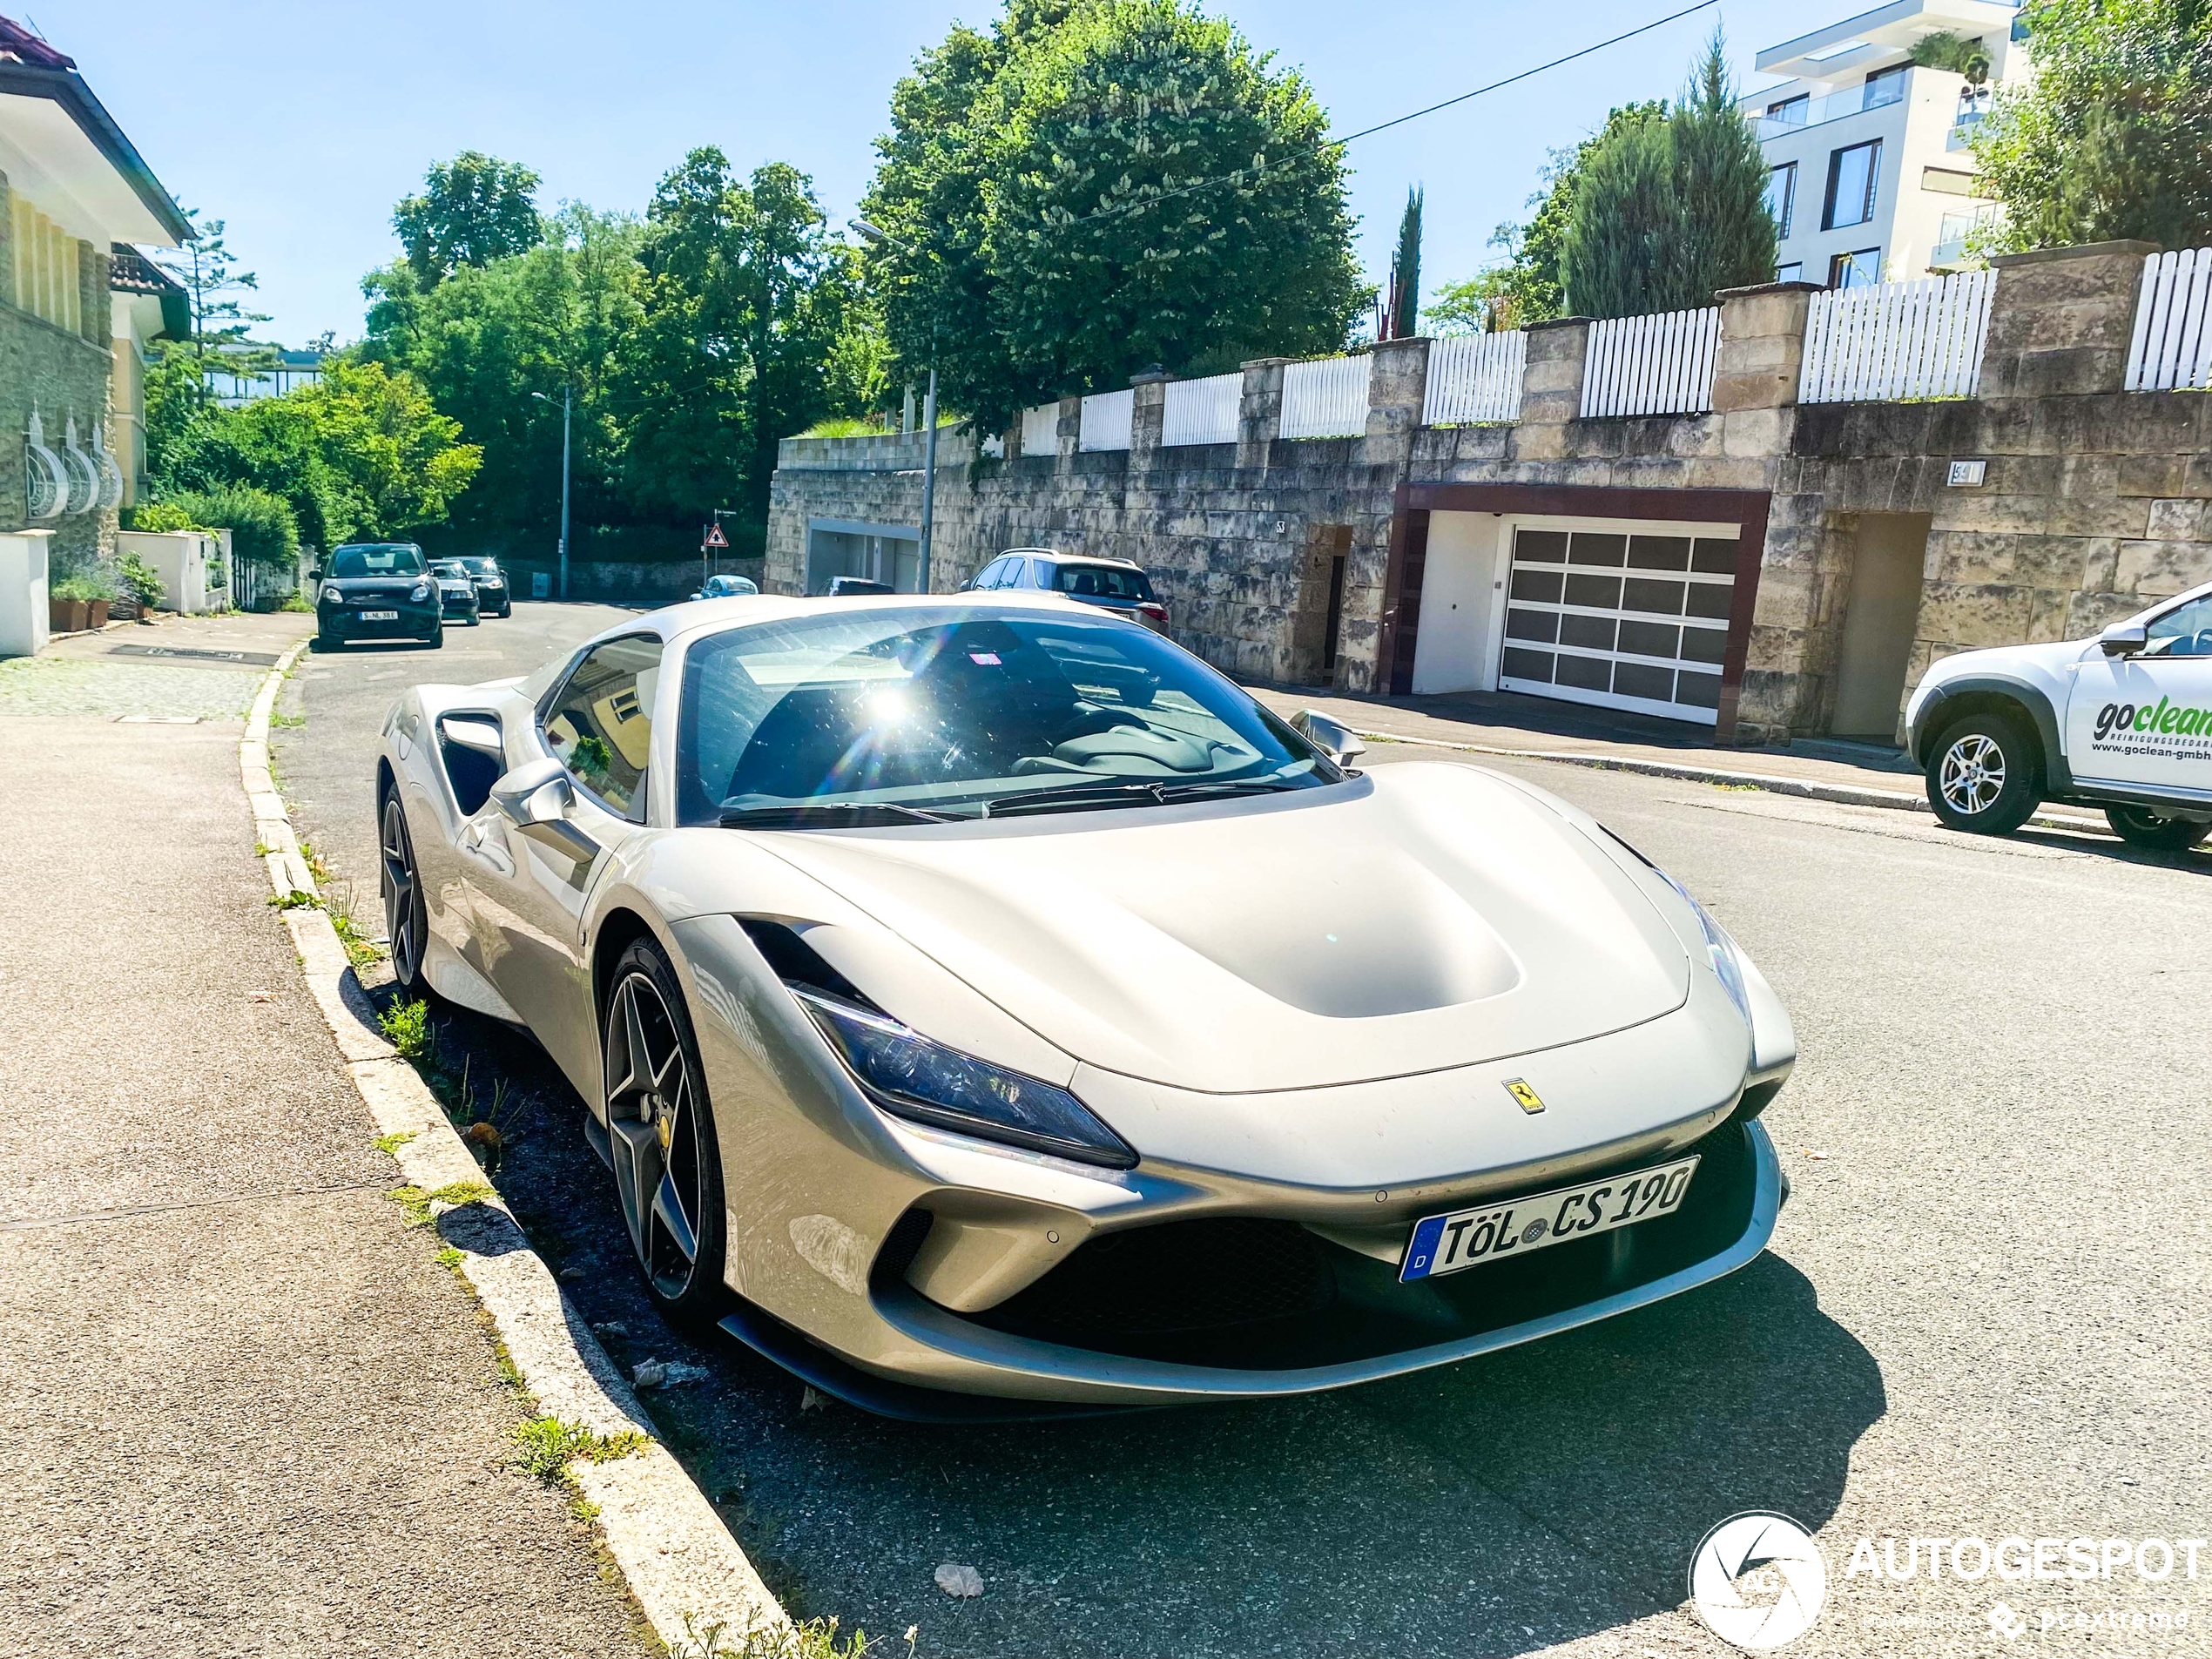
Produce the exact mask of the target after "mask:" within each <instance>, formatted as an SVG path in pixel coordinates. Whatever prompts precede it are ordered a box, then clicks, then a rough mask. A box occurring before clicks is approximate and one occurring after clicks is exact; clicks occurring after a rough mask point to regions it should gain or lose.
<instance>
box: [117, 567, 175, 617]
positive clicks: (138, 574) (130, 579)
mask: <svg viewBox="0 0 2212 1659" xmlns="http://www.w3.org/2000/svg"><path fill="white" fill-rule="evenodd" d="M116 569H117V570H118V573H119V574H120V575H121V576H122V577H123V585H124V586H125V588H126V589H128V590H130V594H131V597H132V599H133V600H135V601H136V602H137V603H138V608H139V609H140V610H153V609H155V608H156V607H157V606H158V605H159V604H161V602H162V601H163V600H164V599H165V598H167V597H169V592H168V590H167V589H165V588H164V587H163V586H162V585H161V578H160V577H158V576H156V575H155V574H154V573H153V571H152V568H151V567H150V566H148V564H147V563H146V562H145V560H144V559H142V558H140V557H139V556H138V555H137V554H135V553H125V555H124V556H122V558H121V559H120V560H118V562H117V565H116Z"/></svg>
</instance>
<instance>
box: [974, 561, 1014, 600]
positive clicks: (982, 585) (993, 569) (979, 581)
mask: <svg viewBox="0 0 2212 1659" xmlns="http://www.w3.org/2000/svg"><path fill="white" fill-rule="evenodd" d="M1005 569H1006V561H1005V560H1004V559H993V560H992V561H991V562H990V563H988V564H987V565H985V566H984V567H983V568H982V569H981V570H978V571H977V572H976V573H975V580H974V582H973V583H970V584H969V585H970V586H971V587H973V588H974V590H975V591H976V592H978V593H981V592H984V591H986V590H988V589H991V588H995V587H996V586H998V584H999V576H1000V573H1001V572H1002V571H1003V570H1005Z"/></svg>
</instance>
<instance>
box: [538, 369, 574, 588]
mask: <svg viewBox="0 0 2212 1659" xmlns="http://www.w3.org/2000/svg"><path fill="white" fill-rule="evenodd" d="M530 395H531V396H532V397H534V398H536V400H537V401H539V402H541V403H550V402H551V401H553V400H552V399H551V398H550V397H548V396H546V395H545V394H544V393H543V392H532V393H531V394H530ZM575 398H576V393H575V388H572V387H567V386H563V388H561V585H560V593H561V597H562V598H563V599H564V600H565V599H566V598H567V597H569V415H570V409H571V408H573V406H574V403H575Z"/></svg>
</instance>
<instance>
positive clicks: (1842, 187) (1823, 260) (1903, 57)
mask: <svg viewBox="0 0 2212 1659" xmlns="http://www.w3.org/2000/svg"><path fill="white" fill-rule="evenodd" d="M2019 22H2020V12H2019V10H2018V9H2017V8H2016V7H2015V6H2013V5H2011V4H2008V3H2005V0H1893V3H1892V4H1890V5H1886V6H1881V7H1878V8H1877V9H1876V10H1872V11H1865V12H1861V13H1860V14H1858V16H1857V17H1846V18H1844V20H1843V21H1842V22H1840V23H1835V24H1829V25H1827V26H1826V27H1824V28H1822V29H1817V30H1813V31H1812V32H1811V33H1810V34H1804V35H1800V36H1798V37H1797V38H1796V39H1794V40H1785V41H1784V42H1782V43H1781V44H1778V45H1774V46H1770V47H1768V48H1766V49H1765V50H1764V51H1762V52H1760V53H1759V55H1758V57H1757V59H1755V60H1754V61H1755V63H1756V64H1757V68H1758V69H1759V71H1761V72H1762V73H1764V74H1770V75H1777V76H1781V77H1784V79H1782V80H1780V81H1778V82H1777V83H1776V84H1773V85H1771V86H1768V87H1765V88H1764V89H1762V90H1761V91H1756V92H1751V93H1747V94H1746V95H1745V96H1744V98H1743V111H1744V116H1745V118H1746V119H1748V120H1749V121H1750V122H1751V124H1752V126H1753V130H1754V131H1755V132H1757V134H1758V137H1759V142H1760V145H1761V146H1762V147H1763V148H1764V150H1765V152H1766V158H1767V165H1768V168H1769V170H1770V171H1769V173H1768V186H1767V205H1768V206H1769V208H1770V210H1771V211H1772V212H1773V213H1774V217H1775V223H1776V226H1777V230H1778V231H1779V233H1780V234H1779V239H1778V244H1777V249H1776V253H1775V260H1776V266H1777V269H1776V272H1775V275H1776V278H1777V280H1785V281H1786V280H1804V281H1807V282H1817V283H1820V284H1822V285H1824V286H1825V287H1858V286H1860V285H1862V284H1865V283H1870V282H1884V281H1897V280H1903V279H1905V278H1908V277H1918V276H1925V275H1926V274H1927V273H1929V272H1931V271H1943V270H1947V269H1950V268H1952V266H1956V265H1958V264H1959V263H1960V262H1961V261H1962V260H1964V259H1965V258H1966V247H1965V241H1966V235H1967V233H1968V232H1969V231H1970V230H1972V228H1973V226H1974V224H1975V223H1976V221H1977V220H1978V219H1981V218H1983V217H1986V215H1987V214H1988V213H1989V212H1991V211H1992V208H1993V204H1992V203H1991V202H1990V201H1989V200H1988V199H1986V198H1985V197H1983V196H1981V195H1979V193H1978V185H1977V183H1976V179H1975V170H1974V159H1973V152H1972V151H1971V150H1969V149H1968V148H1967V136H1968V134H1969V133H1970V132H1972V131H1973V126H1974V124H1975V123H1976V122H1977V121H1979V119H1980V118H1982V117H1983V116H1984V115H1986V113H1987V112H1988V110H1989V105H1990V98H1991V96H1992V94H1993V92H1994V91H1995V89H1996V88H1997V87H1998V86H2000V85H2001V84H2003V83H2005V82H2006V81H2008V80H2016V79H2018V78H2020V77H2022V76H2024V75H2026V74H2027V72H2028V60H2027V44H2026V41H2025V39H2024V38H2023V34H2024V31H2022V30H2020V28H2019V27H2018V26H2017V25H2018V24H2019ZM1939 33H1948V34H1952V35H1957V36H1959V37H1963V38H1966V39H1969V40H1979V41H1980V42H1981V43H1982V44H1983V45H1984V47H1985V48H1986V50H1987V51H1988V54H1989V64H1990V72H1989V79H1988V82H1987V84H1986V85H1985V86H1983V87H1981V88H1979V89H1976V88H1974V87H1972V86H1970V85H1968V84H1967V83H1966V78H1964V77H1963V76H1959V75H1956V74H1953V73H1952V72H1951V71H1947V70H1940V69H1921V68H1916V67H1914V66H1913V64H1912V62H1911V54H1912V47H1913V45H1914V44H1915V43H1916V42H1918V41H1919V40H1920V39H1921V38H1922V37H1925V36H1927V35H1932V34H1939Z"/></svg>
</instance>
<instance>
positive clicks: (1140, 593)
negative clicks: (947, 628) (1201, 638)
mask: <svg viewBox="0 0 2212 1659" xmlns="http://www.w3.org/2000/svg"><path fill="white" fill-rule="evenodd" d="M968 587H969V589H970V590H972V591H974V592H978V593H987V592H995V591H996V590H999V589H1001V588H1028V589H1031V590H1035V591H1037V592H1042V593H1058V594H1064V595H1065V596H1066V597H1069V598H1070V599H1074V600H1077V601H1079V602H1081V603H1082V604H1087V605H1096V606H1097V607H1098V608H1099V609H1100V610H1112V611H1117V612H1119V613H1120V614H1121V615H1123V616H1124V617H1128V618H1129V619H1130V621H1131V622H1141V623H1143V624H1144V625H1145V626H1146V627H1147V628H1150V629H1151V630H1153V631H1155V632H1156V633H1165V632H1166V631H1167V630H1168V608H1167V606H1166V605H1164V604H1162V603H1161V602H1160V598H1159V596H1158V595H1157V594H1156V593H1154V592H1153V591H1152V578H1151V577H1148V576H1146V575H1145V574H1144V572H1143V570H1142V569H1141V568H1140V567H1139V566H1137V565H1136V564H1133V563H1130V561H1129V560H1127V559H1106V558H1092V557H1089V556H1085V555H1082V554H1080V553H1062V552H1061V551H1059V550H1057V549H1055V548H1049V547H1013V548H1008V550H1006V551H1005V552H1003V553H1001V554H1000V555H999V556H998V557H996V558H995V559H993V560H992V561H991V562H990V563H988V564H987V565H985V566H984V567H983V568H982V569H981V570H978V571H977V572H976V573H975V579H974V581H973V582H971V583H968Z"/></svg>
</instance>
